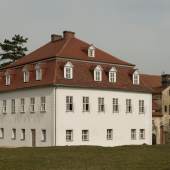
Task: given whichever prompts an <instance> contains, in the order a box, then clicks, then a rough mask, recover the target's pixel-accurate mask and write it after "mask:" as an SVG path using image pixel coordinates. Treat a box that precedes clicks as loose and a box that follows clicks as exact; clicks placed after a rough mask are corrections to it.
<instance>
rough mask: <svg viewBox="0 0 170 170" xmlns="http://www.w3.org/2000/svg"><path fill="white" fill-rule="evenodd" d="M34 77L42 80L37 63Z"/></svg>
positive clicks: (40, 70)
mask: <svg viewBox="0 0 170 170" xmlns="http://www.w3.org/2000/svg"><path fill="white" fill-rule="evenodd" d="M35 77H36V80H42V69H41V67H40V65H39V64H36V66H35Z"/></svg>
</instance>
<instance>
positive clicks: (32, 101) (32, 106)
mask: <svg viewBox="0 0 170 170" xmlns="http://www.w3.org/2000/svg"><path fill="white" fill-rule="evenodd" d="M30 112H31V113H34V112H35V98H34V97H31V98H30Z"/></svg>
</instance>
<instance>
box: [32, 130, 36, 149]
mask: <svg viewBox="0 0 170 170" xmlns="http://www.w3.org/2000/svg"><path fill="white" fill-rule="evenodd" d="M31 138H32V147H35V146H36V131H35V129H31Z"/></svg>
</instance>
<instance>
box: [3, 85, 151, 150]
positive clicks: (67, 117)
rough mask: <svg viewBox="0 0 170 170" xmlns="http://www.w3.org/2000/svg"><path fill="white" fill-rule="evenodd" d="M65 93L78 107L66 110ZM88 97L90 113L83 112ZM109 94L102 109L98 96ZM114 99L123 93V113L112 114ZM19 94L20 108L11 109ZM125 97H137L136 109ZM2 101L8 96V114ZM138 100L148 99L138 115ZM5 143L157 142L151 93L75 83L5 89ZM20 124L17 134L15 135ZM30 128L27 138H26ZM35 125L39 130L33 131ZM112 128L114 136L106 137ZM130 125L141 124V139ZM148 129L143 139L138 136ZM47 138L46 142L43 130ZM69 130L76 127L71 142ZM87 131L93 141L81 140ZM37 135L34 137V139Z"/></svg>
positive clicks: (136, 125)
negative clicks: (129, 106)
mask: <svg viewBox="0 0 170 170" xmlns="http://www.w3.org/2000/svg"><path fill="white" fill-rule="evenodd" d="M43 96H45V97H46V103H45V110H46V112H40V110H41V109H40V108H41V105H40V99H41V97H43ZM66 96H72V97H73V98H72V99H73V111H71V112H69V111H66ZM83 96H84V97H89V112H83ZM31 97H34V98H35V113H30V109H29V108H30V98H31ZM99 97H102V98H104V112H98V98H99ZM21 98H24V99H25V113H21V112H20V110H21V109H20V108H21V103H20V100H21ZM113 98H118V107H119V112H118V113H113V103H112V100H113ZM12 99H15V107H16V112H15V113H11V100H12ZM126 99H131V101H132V113H126ZM3 100H6V101H7V111H6V114H4V113H2V110H3V108H2V104H3ZM139 100H144V114H139ZM0 107H1V108H2V109H1V112H0V129H3V130H4V132H3V133H4V136H3V137H2V136H1V135H2V134H0V137H1V138H0V146H8V147H20V146H32V145H33V143H35V144H36V146H64V145H100V146H117V145H131V144H135V145H136V144H137V145H138V144H143V143H146V144H151V143H152V95H151V94H149V93H139V92H125V91H114V90H103V89H98V90H97V89H84V88H71V87H46V88H45V87H44V88H40V87H39V88H35V89H34V88H30V89H25V90H24V89H23V90H17V91H11V92H4V93H0ZM12 129H16V139H11V138H12V135H13V134H12ZM22 129H25V140H22V137H23V135H22ZM32 129H34V130H35V133H34V135H33V134H32V131H31V130H32ZM107 129H112V131H113V138H112V139H111V140H107ZM131 129H136V139H135V140H133V139H131ZM140 129H144V130H145V134H144V139H140V138H139V131H140ZM43 130H45V132H46V137H45V138H46V139H45V140H43V141H42V138H43V134H42V133H44V131H43ZM66 130H71V131H72V140H71V141H66ZM82 130H88V133H89V136H88V138H89V140H88V141H82ZM33 136H35V139H33V138H34V137H33Z"/></svg>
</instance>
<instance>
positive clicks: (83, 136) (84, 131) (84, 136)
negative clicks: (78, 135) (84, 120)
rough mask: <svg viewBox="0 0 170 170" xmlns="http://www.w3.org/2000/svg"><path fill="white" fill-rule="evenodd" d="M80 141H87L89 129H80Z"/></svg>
mask: <svg viewBox="0 0 170 170" xmlns="http://www.w3.org/2000/svg"><path fill="white" fill-rule="evenodd" d="M82 141H89V130H82Z"/></svg>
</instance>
